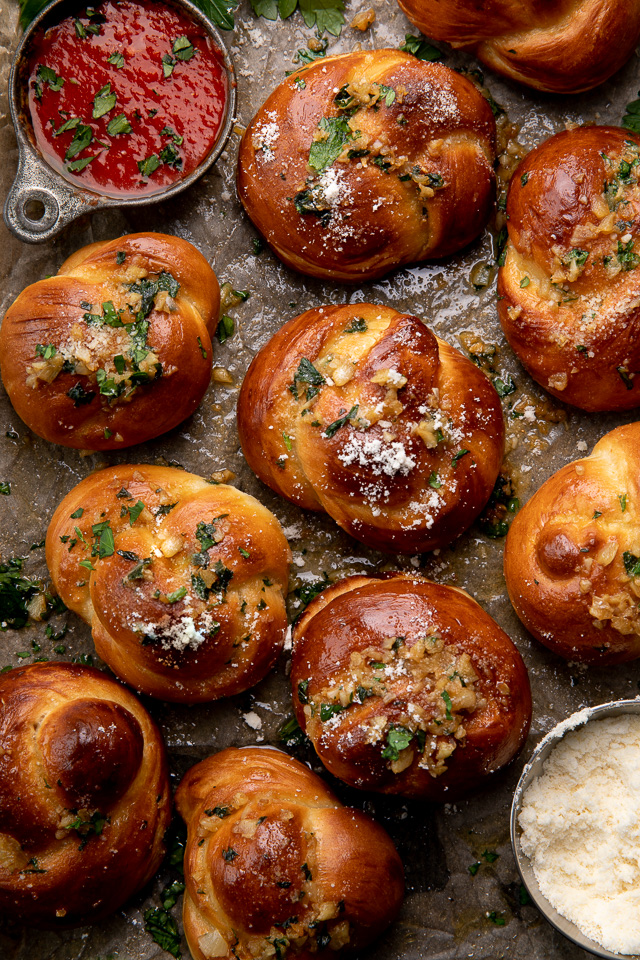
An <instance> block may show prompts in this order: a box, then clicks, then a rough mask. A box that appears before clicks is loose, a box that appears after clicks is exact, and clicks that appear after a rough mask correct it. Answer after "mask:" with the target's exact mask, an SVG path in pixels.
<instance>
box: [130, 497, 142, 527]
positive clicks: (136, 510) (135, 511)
mask: <svg viewBox="0 0 640 960" xmlns="http://www.w3.org/2000/svg"><path fill="white" fill-rule="evenodd" d="M125 509H126V510H128V511H129V526H131V527H132V526H133V525H134V523H135V522H136V520H137V519H138V517H139V516H140V514H141V513H142V511H143V510H144V503H143V502H142V500H138V502H137V503H136V504H134V506H133V507H125Z"/></svg>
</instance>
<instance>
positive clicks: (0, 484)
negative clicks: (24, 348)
mask: <svg viewBox="0 0 640 960" xmlns="http://www.w3.org/2000/svg"><path fill="white" fill-rule="evenodd" d="M0 493H1V494H2V495H3V497H9V496H11V484H10V483H9V481H8V480H0Z"/></svg>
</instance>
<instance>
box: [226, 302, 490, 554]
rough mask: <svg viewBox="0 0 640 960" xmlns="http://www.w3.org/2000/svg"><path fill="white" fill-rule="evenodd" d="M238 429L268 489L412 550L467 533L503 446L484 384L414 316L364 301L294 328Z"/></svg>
mask: <svg viewBox="0 0 640 960" xmlns="http://www.w3.org/2000/svg"><path fill="white" fill-rule="evenodd" d="M314 379H315V381H316V383H313V382H312V381H313V380H314ZM314 391H315V393H314ZM354 411H355V412H354ZM349 414H351V417H350V419H348V420H346V419H345V422H344V423H343V425H342V426H339V425H338V427H336V424H339V421H340V420H341V418H343V419H344V418H346V417H347V416H348V415H349ZM367 424H369V426H367ZM238 431H239V434H240V442H241V444H242V448H243V451H244V455H245V457H246V459H247V462H248V463H249V465H250V466H251V468H252V469H253V470H254V471H255V472H256V473H257V474H258V476H259V477H260V479H261V480H263V481H264V482H265V483H266V484H268V485H269V486H270V487H272V489H274V490H276V491H277V492H278V493H280V494H281V495H282V496H284V497H286V498H287V499H288V500H290V501H291V502H292V503H296V504H298V506H301V507H304V508H305V509H308V510H325V511H326V512H327V513H328V514H329V515H330V516H331V517H333V519H334V520H335V521H336V522H337V523H338V524H339V525H340V526H341V527H343V529H345V530H346V531H347V532H348V533H350V534H351V536H353V537H355V538H356V539H357V540H360V541H361V542H363V543H365V544H367V545H368V546H372V547H376V548H378V549H383V550H394V551H400V552H403V553H415V552H418V551H422V550H432V549H434V548H435V547H439V546H442V545H443V544H447V543H450V542H451V541H452V540H453V539H455V537H457V536H458V535H459V534H460V533H462V531H463V530H465V529H466V528H467V527H468V526H469V525H470V524H471V523H472V521H473V519H474V518H475V517H476V516H477V514H478V513H479V512H480V510H481V509H482V507H483V506H484V504H485V503H486V501H487V500H488V498H489V495H490V493H491V490H492V489H493V486H494V483H495V480H496V477H497V475H498V471H499V469H500V464H501V462H502V451H503V442H504V422H503V418H502V409H501V406H500V401H499V399H498V396H497V394H496V392H495V390H494V389H493V387H492V385H491V384H490V383H489V381H488V380H487V378H486V377H485V376H484V374H483V373H481V372H480V371H479V370H478V369H477V367H475V366H474V365H473V364H472V363H471V362H470V361H468V360H467V359H466V358H465V357H463V356H462V354H460V353H459V352H458V351H457V350H454V349H453V348H452V347H450V346H449V345H448V344H447V343H445V342H444V341H443V340H440V339H439V338H437V337H435V336H434V335H433V334H432V333H431V332H430V331H429V330H428V328H427V327H426V326H425V325H424V323H423V322H422V321H421V320H419V319H418V318H417V317H412V316H408V315H406V314H400V313H398V312H397V311H396V310H393V309H391V308H389V307H381V306H375V305H373V304H368V303H358V304H353V305H349V306H342V307H331V306H325V307H317V308H315V309H314V310H308V311H307V312H306V313H303V314H301V315H300V316H299V317H296V318H295V319H293V320H290V321H289V323H286V324H285V325H284V326H283V327H282V328H281V330H280V331H279V332H278V333H277V334H276V335H275V336H274V337H273V338H272V339H271V340H270V341H269V342H268V343H267V344H266V345H265V346H264V347H263V349H262V350H261V351H260V352H259V353H258V354H257V356H256V357H255V358H254V360H253V363H252V364H251V366H250V368H249V370H248V372H247V375H246V376H245V379H244V383H243V385H242V390H241V392H240V397H239V400H238ZM328 434H331V435H328ZM465 450H466V451H468V452H467V453H463V451H465Z"/></svg>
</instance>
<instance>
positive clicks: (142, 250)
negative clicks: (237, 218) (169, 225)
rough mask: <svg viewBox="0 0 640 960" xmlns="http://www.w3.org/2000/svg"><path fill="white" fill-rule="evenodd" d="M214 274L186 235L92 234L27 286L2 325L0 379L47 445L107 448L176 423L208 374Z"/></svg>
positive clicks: (216, 301)
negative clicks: (100, 238) (96, 238)
mask: <svg viewBox="0 0 640 960" xmlns="http://www.w3.org/2000/svg"><path fill="white" fill-rule="evenodd" d="M219 306H220V293H219V288H218V281H217V280H216V276H215V274H214V272H213V270H212V269H211V267H210V266H209V264H208V263H207V261H206V260H205V258H204V257H203V256H202V254H201V253H199V251H198V250H196V248H195V247H193V246H192V245H191V244H190V243H187V242H186V240H180V239H179V238H178V237H169V236H166V235H165V234H161V233H137V234H131V235H130V236H126V237H119V238H118V239H117V240H111V241H109V242H101V243H93V244H90V245H89V246H88V247H84V248H83V249H82V250H79V251H78V252H77V253H75V254H73V256H71V257H69V259H68V260H66V261H65V262H64V263H63V265H62V266H61V267H60V270H59V271H58V273H57V274H56V275H55V276H53V277H48V278H46V279H44V280H38V281H37V282H36V283H33V284H32V285H31V286H29V287H27V288H26V289H25V290H23V292H22V293H21V294H20V296H19V297H18V298H17V300H15V302H14V303H13V304H12V306H11V307H9V309H8V311H7V313H6V314H5V317H4V321H3V323H2V328H1V329H0V369H1V371H2V381H3V383H4V385H5V388H6V390H7V393H8V394H9V398H10V400H11V402H12V404H13V406H14V407H15V409H16V411H17V413H18V414H19V415H20V416H21V417H22V419H23V420H24V422H25V423H26V424H27V426H28V427H30V428H31V429H32V430H33V431H34V432H35V433H37V434H38V435H39V436H41V437H44V439H45V440H50V441H51V442H52V443H61V444H63V445H64V446H67V447H79V448H86V449H90V450H109V449H116V448H121V447H128V446H131V445H132V444H134V443H142V442H144V441H145V440H149V439H150V438H151V437H156V436H158V434H160V433H164V432H165V431H167V430H170V429H171V428H172V427H175V426H177V425H178V424H179V423H180V422H181V421H182V420H184V419H185V417H188V416H190V415H191V414H192V413H193V412H194V410H195V409H196V407H197V406H198V404H199V403H200V401H201V399H202V397H203V395H204V393H205V390H206V389H207V386H208V384H209V379H210V375H211V360H212V347H211V338H212V337H213V334H214V331H215V325H216V323H217V320H218V311H219Z"/></svg>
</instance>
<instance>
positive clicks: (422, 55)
mask: <svg viewBox="0 0 640 960" xmlns="http://www.w3.org/2000/svg"><path fill="white" fill-rule="evenodd" d="M400 49H401V50H404V52H405V53H411V54H413V56H414V57H417V58H418V60H429V61H430V62H431V63H433V62H435V61H436V60H444V53H443V52H442V50H438V48H437V47H434V45H433V44H432V43H431V41H430V40H429V39H428V38H426V37H416V36H414V35H413V34H411V33H406V34H405V37H404V43H403V44H402V46H401V47H400Z"/></svg>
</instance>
